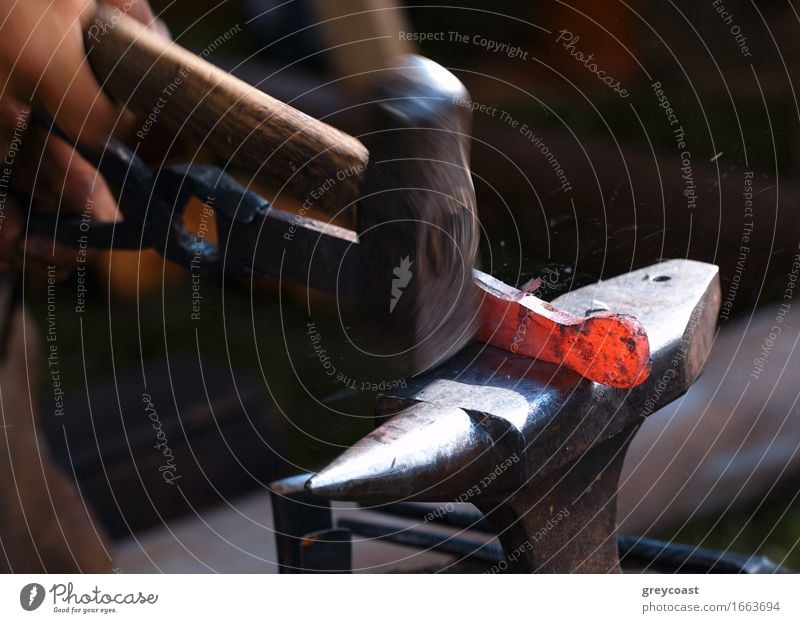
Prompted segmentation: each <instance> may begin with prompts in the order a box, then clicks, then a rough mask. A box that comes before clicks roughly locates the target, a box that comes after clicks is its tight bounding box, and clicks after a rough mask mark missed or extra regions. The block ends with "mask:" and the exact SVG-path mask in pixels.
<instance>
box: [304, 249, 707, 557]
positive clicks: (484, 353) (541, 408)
mask: <svg viewBox="0 0 800 623" xmlns="http://www.w3.org/2000/svg"><path fill="white" fill-rule="evenodd" d="M554 303H555V304H556V305H557V306H558V307H559V308H562V309H565V310H568V311H570V312H572V313H574V314H576V315H579V316H585V315H591V314H592V313H595V310H597V309H599V308H600V309H606V310H612V311H614V312H618V313H625V314H631V315H633V316H635V317H636V318H637V319H638V320H639V321H640V322H641V323H642V325H643V326H644V328H645V330H646V331H647V335H648V336H649V340H650V349H651V358H652V368H651V372H650V375H649V377H648V378H647V379H646V380H645V381H644V382H643V383H641V384H639V385H637V386H636V387H633V388H630V389H614V388H611V387H608V386H604V385H601V384H599V383H596V382H591V381H589V380H588V379H586V378H583V377H581V376H579V375H577V374H575V373H574V372H572V371H570V370H568V369H566V368H564V367H559V366H556V365H553V364H550V363H547V362H544V361H539V360H532V359H528V358H525V357H520V356H515V355H513V354H511V353H509V352H507V351H503V350H500V349H497V348H494V347H491V346H487V345H485V344H481V343H477V342H476V343H473V344H472V345H469V346H467V347H466V348H465V349H464V350H462V351H461V352H460V353H458V354H457V355H456V356H455V357H453V358H452V359H450V360H449V361H447V362H446V363H445V364H444V365H442V366H440V367H438V368H436V369H435V370H433V371H431V372H429V373H426V374H425V375H423V376H421V377H419V378H417V379H414V380H412V381H411V382H410V383H409V385H408V386H407V387H406V388H404V389H403V390H401V391H397V392H393V393H387V394H383V395H380V396H379V397H378V400H377V409H376V414H377V416H378V418H379V419H378V421H379V422H381V423H380V425H379V426H378V427H377V428H376V429H375V431H373V432H372V433H370V434H369V435H367V436H366V437H365V438H363V439H362V440H360V441H358V442H357V443H356V444H355V445H354V446H352V447H351V448H349V449H348V450H346V451H345V452H344V453H343V454H342V455H341V456H340V457H339V458H337V459H336V460H335V461H334V462H333V463H331V464H330V465H328V466H327V467H326V468H324V469H323V470H322V471H320V472H319V473H318V474H316V475H315V476H313V477H311V478H310V479H309V480H308V481H307V482H306V489H307V491H308V492H309V493H310V494H311V495H312V496H316V497H318V498H319V497H322V498H327V499H333V500H354V501H358V502H361V503H376V504H381V503H389V502H397V501H405V500H415V501H426V502H451V501H458V502H471V503H473V504H475V506H477V507H478V508H479V509H480V510H481V511H483V513H484V514H485V515H486V517H487V518H488V520H489V521H491V522H492V523H493V524H494V527H495V529H496V531H497V533H498V534H499V537H500V541H501V543H502V545H503V548H504V552H505V555H506V558H507V561H508V568H509V569H511V570H516V571H536V572H614V571H618V570H619V556H618V551H617V534H616V526H617V521H616V490H617V484H618V479H619V474H620V469H621V467H622V463H623V460H624V457H625V453H626V450H627V447H628V444H629V443H630V441H631V439H632V438H633V436H634V435H635V433H636V431H637V429H638V428H639V426H640V425H641V424H642V422H643V421H644V419H645V418H646V417H647V416H648V415H649V414H651V413H653V412H654V411H656V410H657V409H659V408H661V407H663V406H664V405H666V404H668V403H669V402H671V401H673V400H675V399H676V398H678V397H679V396H680V395H682V394H683V393H684V392H686V390H687V389H688V388H689V387H690V386H691V385H692V383H693V382H694V380H695V379H696V378H697V376H698V375H699V374H700V372H701V370H702V367H703V364H704V362H705V360H706V357H707V356H708V353H709V350H710V348H711V345H712V342H713V338H714V334H715V327H716V320H717V314H718V311H719V304H720V286H719V278H718V271H717V267H716V266H714V265H711V264H706V263H701V262H695V261H690V260H670V261H664V262H662V263H660V264H657V265H654V266H650V267H647V268H643V269H640V270H636V271H633V272H631V273H628V274H625V275H622V276H619V277H616V278H613V279H609V280H607V281H602V282H599V283H596V284H593V285H589V286H586V287H583V288H580V289H577V290H574V291H572V292H569V293H567V294H565V295H563V296H561V297H559V298H558V299H557V300H556V301H554Z"/></svg>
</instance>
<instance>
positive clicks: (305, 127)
mask: <svg viewBox="0 0 800 623" xmlns="http://www.w3.org/2000/svg"><path fill="white" fill-rule="evenodd" d="M85 44H86V47H87V52H88V55H89V60H90V62H91V65H92V67H93V70H94V72H95V74H96V75H97V77H98V78H99V79H100V81H101V83H102V84H103V87H104V89H105V90H106V91H108V92H109V94H110V95H112V96H113V97H114V98H115V99H116V100H117V101H118V102H119V103H120V104H122V105H124V106H126V107H127V108H130V109H132V110H133V111H134V112H137V113H139V115H140V116H141V117H142V118H143V119H145V122H144V124H143V125H142V127H141V129H140V131H139V133H138V135H139V138H140V139H142V140H144V139H145V138H146V135H147V133H149V132H152V131H155V130H154V128H159V130H158V131H161V130H162V129H167V130H169V131H171V132H176V133H177V132H180V133H181V134H182V135H183V136H185V137H187V138H189V139H193V140H194V141H195V142H196V143H198V144H199V145H201V146H204V147H206V148H208V149H209V150H210V151H212V152H214V153H216V154H217V155H219V156H222V157H224V158H227V159H228V163H230V164H234V165H236V166H237V167H239V168H240V169H241V170H243V171H245V172H247V173H249V174H251V175H252V176H253V180H256V181H259V182H261V183H264V184H266V185H267V186H269V187H272V188H277V189H278V190H277V196H278V197H281V196H283V195H290V196H292V197H294V198H296V199H299V200H301V201H302V207H301V209H300V211H299V213H298V214H290V213H288V212H284V211H282V210H279V209H277V208H275V206H272V205H269V206H267V207H264V209H254V210H253V211H252V213H250V214H248V215H247V216H246V218H244V217H242V214H241V213H238V207H237V210H234V211H233V212H231V211H230V210H229V211H228V212H227V213H220V212H222V211H221V210H217V213H215V218H216V220H217V227H218V231H219V232H220V236H219V237H220V250H219V251H220V255H222V256H223V257H230V258H232V259H234V260H237V261H241V262H243V263H247V264H249V265H252V267H253V269H254V272H255V273H258V274H263V275H274V276H279V277H281V278H282V279H287V280H289V281H292V282H296V283H303V284H305V285H306V286H308V287H311V288H314V289H318V290H322V291H327V292H331V293H335V294H336V295H337V296H338V297H340V298H341V299H342V300H354V301H357V302H359V303H360V305H361V307H362V309H368V310H369V315H370V318H371V321H372V325H373V333H372V334H371V338H372V339H370V340H369V341H368V343H367V344H366V345H365V346H364V347H362V348H361V351H362V352H365V353H366V354H367V355H369V356H373V357H377V358H380V359H381V360H384V361H386V362H387V363H390V364H392V367H395V368H397V369H399V370H400V371H401V372H402V373H403V375H406V374H415V373H419V372H422V371H425V370H427V369H429V368H432V367H434V366H435V365H437V364H439V363H441V362H443V361H445V360H447V359H448V358H449V357H451V356H452V355H454V354H455V353H456V352H457V351H459V350H460V349H461V347H463V346H464V345H465V344H466V343H467V342H469V341H471V340H472V338H473V337H474V336H475V334H476V332H477V333H478V337H479V339H482V340H483V341H486V342H489V343H493V344H495V345H498V346H501V347H504V348H507V349H509V350H511V351H512V352H519V354H522V355H526V356H533V357H538V358H542V359H546V360H548V361H554V362H556V363H563V364H564V365H566V366H567V367H570V368H572V369H574V370H576V371H578V372H580V373H581V374H583V375H584V376H587V377H588V378H591V379H593V380H597V381H599V382H602V383H606V384H609V385H615V386H619V387H628V386H633V385H635V384H637V383H638V382H641V380H643V379H644V378H645V377H646V374H647V369H648V357H649V349H648V346H647V338H646V335H645V334H644V331H643V329H642V328H641V325H640V324H638V323H637V322H636V321H635V319H633V318H629V317H622V316H617V315H614V314H610V313H609V314H600V315H599V316H597V317H594V318H578V317H574V316H570V315H568V314H566V313H561V312H558V310H554V309H553V308H552V307H550V306H548V305H547V304H546V303H544V302H541V301H538V299H536V298H535V297H533V296H531V295H523V294H522V293H519V295H518V294H517V293H516V292H517V291H516V290H515V289H513V288H510V287H509V286H505V284H500V282H496V283H495V282H493V281H492V278H491V277H489V276H488V275H484V274H483V273H480V272H479V271H475V273H474V275H473V266H474V264H475V260H476V256H477V249H478V224H477V216H476V214H477V212H476V206H475V193H474V188H473V185H472V180H471V177H470V171H469V139H470V136H469V132H470V124H471V118H470V110H469V108H467V107H464V106H461V105H460V103H461V102H463V101H466V100H468V94H467V92H466V90H465V88H464V86H463V85H462V84H461V83H460V82H459V81H458V79H456V78H455V77H454V76H453V75H452V74H451V73H450V72H448V71H447V70H445V69H444V68H442V67H441V66H439V65H437V64H436V63H434V62H432V61H430V60H427V59H424V58H421V57H418V56H404V57H401V58H399V59H398V60H397V62H396V63H395V65H394V66H393V67H390V68H388V69H387V70H385V71H380V72H377V73H376V74H375V75H374V77H373V78H372V79H370V80H369V81H368V82H369V85H368V88H367V91H366V101H367V104H366V105H365V112H366V114H367V115H369V117H370V120H371V124H370V127H372V128H375V129H374V130H373V131H371V132H368V133H366V134H364V135H363V136H361V137H360V140H359V139H357V138H355V137H352V136H349V135H347V134H346V133H344V132H341V131H339V130H337V129H334V128H332V127H330V126H328V125H326V124H325V123H323V122H321V121H319V120H316V119H314V118H312V117H309V116H307V115H305V114H303V113H301V112H299V111H297V110H295V109H293V108H292V107H291V106H288V105H287V104H285V103H283V102H280V101H278V100H276V99H274V98H272V97H270V96H269V95H266V94H264V93H262V92H260V91H258V90H256V89H253V88H252V87H251V86H249V85H247V84H246V83H244V82H242V81H240V80H238V79H236V78H234V77H233V76H231V75H229V74H227V73H226V72H224V71H222V70H220V69H218V68H216V67H214V66H212V65H210V64H209V63H207V62H205V61H204V60H202V59H201V58H200V57H198V56H195V55H194V54H192V53H190V52H188V51H187V50H185V49H183V48H181V47H180V46H178V45H176V44H174V43H171V42H169V41H167V40H165V39H164V38H162V37H161V36H159V35H157V34H155V33H153V32H151V31H149V30H147V29H146V28H145V27H144V26H142V25H140V24H139V23H137V22H135V21H134V20H132V19H129V18H127V17H126V16H125V15H124V14H122V13H121V12H119V10H118V9H113V8H111V7H108V6H104V5H100V6H99V7H98V9H97V13H96V16H95V19H94V21H93V22H91V24H90V26H89V28H88V30H87V32H86V33H85ZM178 183H181V182H178ZM162 186H163V181H162ZM241 196H242V201H241V204H242V211H244V210H245V209H246V208H247V201H245V198H246V197H248V191H247V190H246V189H242V192H241ZM354 207H356V208H357V209H356V219H355V221H356V230H355V232H353V231H351V230H349V229H346V228H343V227H340V226H338V225H336V224H335V223H334V222H332V221H329V222H327V223H323V222H321V221H318V220H315V219H311V218H308V217H307V216H306V214H307V212H308V211H309V210H311V209H314V210H321V211H322V212H323V213H324V214H326V215H328V216H330V217H331V219H334V218H336V217H341V216H342V215H343V214H347V213H349V212H351V211H352V210H353V208H354ZM519 333H523V334H524V335H523V336H522V337H520V336H519V335H517V334H519ZM520 346H521V347H522V348H520Z"/></svg>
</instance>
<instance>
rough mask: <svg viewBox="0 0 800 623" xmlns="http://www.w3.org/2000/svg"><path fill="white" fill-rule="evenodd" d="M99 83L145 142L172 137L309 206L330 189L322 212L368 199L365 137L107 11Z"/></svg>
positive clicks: (92, 33)
mask: <svg viewBox="0 0 800 623" xmlns="http://www.w3.org/2000/svg"><path fill="white" fill-rule="evenodd" d="M84 42H85V45H86V49H87V53H88V56H89V61H90V63H91V65H92V68H93V70H94V73H95V75H96V76H97V78H98V79H99V81H100V82H101V84H102V85H103V88H104V90H106V91H107V92H108V93H109V94H110V95H111V96H112V97H113V98H114V99H116V100H117V101H118V102H119V103H120V104H122V105H124V106H126V107H128V108H130V109H131V110H133V111H134V112H136V113H138V114H139V115H141V117H142V120H143V121H142V125H141V127H140V129H139V131H138V132H139V138H140V139H143V138H146V136H147V134H149V133H150V132H159V133H163V132H164V131H165V130H166V131H169V132H172V133H178V132H180V134H181V135H182V136H184V137H186V138H188V139H189V140H192V141H195V142H197V143H198V144H200V145H202V146H204V147H206V148H207V149H209V150H210V151H212V152H213V153H215V154H218V155H219V156H222V157H224V158H229V159H230V160H231V162H232V163H234V164H236V165H238V166H239V167H241V168H242V169H244V170H246V171H247V172H248V173H250V174H252V175H254V177H255V179H257V180H259V181H261V182H263V183H265V184H267V185H268V186H269V187H271V188H275V189H276V190H279V191H280V192H286V193H288V194H289V195H291V196H292V197H294V198H296V199H300V200H301V201H305V200H307V198H308V197H309V195H310V193H311V192H312V191H314V190H315V189H317V188H318V187H319V186H320V185H321V184H322V183H323V182H325V181H326V180H333V181H334V182H333V183H332V184H327V185H326V189H325V192H324V193H323V196H321V197H319V198H318V200H316V199H315V200H314V207H315V208H319V209H322V210H324V211H326V212H327V213H329V214H335V213H337V212H338V211H339V210H341V209H343V208H345V207H346V206H347V205H348V204H349V203H350V202H352V201H354V200H355V199H356V198H357V197H358V195H359V189H360V185H361V181H362V179H363V177H364V174H365V171H366V166H367V162H368V152H367V149H366V148H365V147H364V145H363V144H362V143H361V142H360V141H359V140H358V139H356V138H354V137H352V136H350V135H348V134H346V133H344V132H341V131H339V130H337V129H335V128H333V127H331V126H329V125H327V124H325V123H323V122H321V121H319V120H317V119H314V118H313V117H310V116H308V115H306V114H304V113H302V112H300V111H298V110H295V109H294V108H292V107H291V106H289V105H287V104H285V103H283V102H281V101H279V100H277V99H275V98H273V97H270V96H269V95H267V94H265V93H263V92H261V91H259V90H258V89H256V88H254V87H252V86H250V85H249V84H247V83H245V82H243V81H242V80H239V79H238V78H235V77H234V76H232V75H230V74H228V73H227V72H225V71H223V70H221V69H219V68H218V67H215V66H214V65H212V64H211V63H209V62H207V61H205V60H203V59H202V58H201V57H199V56H197V55H195V54H192V53H191V52H189V51H188V50H186V49H184V48H182V47H181V46H179V45H177V44H176V43H173V42H171V41H169V40H167V39H166V38H164V37H163V36H161V35H159V34H157V33H155V32H153V31H151V30H148V29H147V28H146V27H145V26H143V25H142V24H140V23H139V22H137V21H135V20H134V19H132V18H129V17H127V16H126V15H124V14H123V13H122V12H121V11H120V10H119V9H116V8H113V7H111V6H109V5H105V4H102V3H98V6H97V11H96V14H95V19H94V20H92V21H91V22H90V24H89V27H88V28H87V30H86V32H85V33H84Z"/></svg>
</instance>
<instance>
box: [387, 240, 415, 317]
mask: <svg viewBox="0 0 800 623" xmlns="http://www.w3.org/2000/svg"><path fill="white" fill-rule="evenodd" d="M413 263H414V262H412V261H411V259H410V258H409V257H408V256H407V255H406V256H405V257H404V258H403V259H402V260H400V266H397V267H396V268H395V269H394V270H393V271H392V272H393V273H394V277H395V278H394V279H392V300H391V301H389V313H390V314H391V313H392V312H393V311H394V306H395V305H397V301H399V300H400V297H401V296H403V288H405V287H406V286H407V285H408V283H409V281H411V276H412V275H411V265H412V264H413Z"/></svg>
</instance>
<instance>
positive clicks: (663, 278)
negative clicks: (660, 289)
mask: <svg viewBox="0 0 800 623" xmlns="http://www.w3.org/2000/svg"><path fill="white" fill-rule="evenodd" d="M670 279H672V277H670V276H669V275H656V276H655V277H651V280H652V281H658V282H659V283H660V282H662V281H669V280H670Z"/></svg>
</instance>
